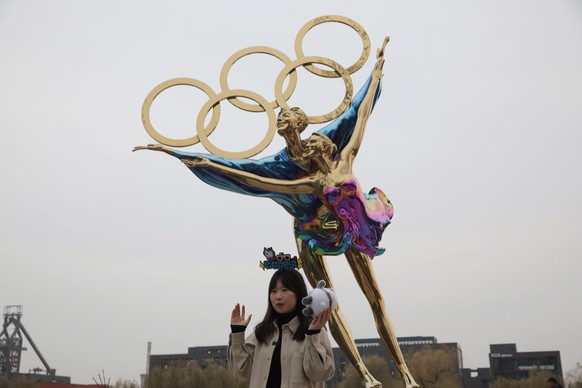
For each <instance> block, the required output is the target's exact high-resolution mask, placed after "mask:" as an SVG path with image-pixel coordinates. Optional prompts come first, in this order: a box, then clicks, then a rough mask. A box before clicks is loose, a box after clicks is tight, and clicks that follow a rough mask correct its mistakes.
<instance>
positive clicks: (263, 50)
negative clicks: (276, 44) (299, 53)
mask: <svg viewBox="0 0 582 388" xmlns="http://www.w3.org/2000/svg"><path fill="white" fill-rule="evenodd" d="M250 54H268V55H272V56H274V57H275V58H278V59H280V60H281V61H282V62H283V63H284V64H286V65H287V64H289V63H290V62H291V59H290V58H289V57H288V56H287V55H285V53H283V52H282V51H279V50H277V49H275V48H272V47H267V46H252V47H247V48H245V49H242V50H239V51H237V52H236V53H234V54H232V55H231V56H230V58H228V59H227V60H226V62H224V65H222V70H221V71H220V87H221V88H222V90H230V88H229V86H228V72H229V71H230V68H231V67H232V65H233V64H234V63H235V62H236V61H238V60H239V59H241V58H242V57H245V56H247V55H250ZM290 76H291V77H290V79H289V85H287V90H285V93H283V95H284V96H285V101H287V100H288V99H289V97H291V94H293V92H294V91H295V87H296V86H297V73H296V72H292V73H291V74H290ZM228 101H229V102H230V103H231V104H233V105H234V106H236V107H237V108H240V109H243V110H246V111H248V112H264V110H261V105H252V104H247V103H245V102H242V101H241V100H239V99H238V98H236V97H234V98H229V99H228ZM277 107H278V105H277V101H276V100H274V101H272V102H270V103H269V108H272V109H275V108H277Z"/></svg>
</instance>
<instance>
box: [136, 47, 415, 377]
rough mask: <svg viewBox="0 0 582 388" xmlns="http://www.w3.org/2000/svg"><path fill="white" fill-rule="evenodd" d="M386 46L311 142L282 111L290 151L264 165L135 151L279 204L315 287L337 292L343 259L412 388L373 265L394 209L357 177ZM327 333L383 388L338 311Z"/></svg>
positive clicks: (299, 119) (298, 120) (299, 114)
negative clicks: (334, 263) (334, 264)
mask: <svg viewBox="0 0 582 388" xmlns="http://www.w3.org/2000/svg"><path fill="white" fill-rule="evenodd" d="M387 43H388V38H386V39H385V40H384V43H383V45H382V47H381V48H380V49H379V50H378V52H377V57H376V59H377V60H376V64H375V66H374V69H373V71H372V74H371V76H370V78H369V79H368V81H367V82H366V83H365V85H364V86H363V87H362V89H361V90H360V92H359V93H358V94H357V95H356V96H355V97H354V98H353V100H352V102H351V104H350V106H349V108H348V109H347V110H346V111H345V112H343V113H342V114H341V115H340V116H339V117H337V118H336V119H335V120H334V121H333V122H332V123H331V124H329V125H327V126H326V127H324V128H322V129H321V130H319V131H318V132H315V133H313V134H312V135H311V136H310V137H309V138H308V139H306V140H302V139H301V137H300V133H301V132H302V131H303V130H304V129H305V128H306V126H307V119H306V115H305V113H304V112H303V111H302V110H301V109H299V108H292V109H282V110H281V112H280V113H279V116H278V120H277V130H278V133H279V134H280V135H282V136H283V137H284V139H285V141H286V143H287V147H286V148H285V149H283V150H281V151H280V152H279V153H277V154H275V155H273V156H270V157H266V158H263V159H259V160H251V159H227V158H223V157H219V156H216V155H206V154H197V153H187V152H181V151H177V150H174V149H171V148H167V147H164V146H162V145H159V144H150V145H147V146H140V147H135V148H134V151H136V150H143V149H148V150H153V151H161V152H165V153H167V154H169V155H172V156H174V157H176V158H178V159H180V160H181V161H182V162H183V163H184V164H185V165H186V166H187V167H188V168H189V169H190V170H191V171H192V172H193V173H194V174H196V175H197V176H198V177H199V178H200V179H201V180H203V181H204V182H206V183H208V184H210V185H212V186H215V187H218V188H221V189H225V190H229V191H233V192H237V193H241V194H247V195H253V196H264V197H269V198H271V199H273V200H275V201H276V202H277V203H279V204H280V205H282V206H283V207H284V208H285V210H286V211H287V212H288V213H289V214H291V215H292V216H293V218H294V233H295V236H296V242H297V247H298V251H299V255H300V257H301V259H302V260H303V269H304V271H305V274H306V277H307V279H308V280H309V282H310V284H311V286H312V287H314V288H315V287H316V286H317V283H318V281H320V280H325V282H326V284H327V285H328V286H329V287H331V288H333V287H334V286H333V281H332V279H331V277H330V273H329V270H328V266H327V263H326V260H325V257H324V255H340V254H342V253H343V254H344V255H345V256H346V258H347V261H348V263H349V265H350V268H351V270H352V272H353V273H354V276H355V278H356V281H357V282H358V285H359V286H360V288H361V289H362V291H363V292H364V294H365V295H366V298H367V299H368V302H369V303H370V306H371V309H372V312H373V314H374V319H375V321H376V326H377V330H378V333H379V335H380V337H381V339H382V341H383V342H384V344H385V345H386V347H387V348H388V350H389V352H390V354H391V355H392V358H393V359H394V362H395V364H396V365H397V367H398V369H399V371H400V373H401V375H402V378H403V380H404V382H405V385H406V387H407V388H409V387H418V385H417V384H416V382H415V381H414V378H413V377H412V375H411V374H410V372H409V370H408V367H407V366H406V363H405V361H404V357H403V355H402V352H401V351H400V348H399V346H398V342H397V339H396V335H395V333H394V330H393V327H392V325H391V323H390V320H389V318H388V315H387V312H386V308H385V304H384V299H383V297H382V294H381V291H380V288H379V286H378V284H377V282H376V279H375V276H374V270H373V267H372V263H371V260H372V258H373V257H374V256H376V255H379V254H382V253H383V252H384V250H383V249H382V248H380V247H379V245H378V244H379V242H380V239H381V237H382V233H383V231H384V229H385V228H386V226H387V225H388V224H389V223H390V219H391V218H392V214H393V209H392V205H391V203H390V201H389V200H388V199H387V197H386V195H385V194H384V193H383V192H382V191H381V190H379V189H377V188H374V189H372V190H371V191H370V192H369V193H367V194H366V193H363V192H362V190H361V188H360V186H359V184H358V182H357V180H356V178H355V177H354V175H353V172H352V167H353V163H354V160H355V157H356V156H357V154H358V151H359V149H360V145H361V143H362V139H363V136H364V132H365V128H366V125H367V121H368V119H369V117H370V114H371V112H372V109H373V106H374V104H375V102H376V99H377V97H378V96H379V93H380V85H381V79H382V69H383V65H384V50H385V47H386V44H387ZM330 330H331V333H332V335H333V337H334V339H335V340H336V342H337V343H338V345H339V346H340V348H341V349H342V351H343V352H344V353H345V354H346V356H347V357H348V359H349V360H350V362H351V363H352V364H353V365H354V366H355V367H356V370H357V371H358V373H359V375H360V376H361V378H362V381H363V382H364V384H365V386H366V387H381V386H382V385H381V383H380V382H378V381H377V380H376V379H375V378H374V377H373V376H372V375H371V374H370V373H369V372H368V370H367V369H366V367H365V365H364V363H363V362H362V359H361V356H360V355H359V353H358V350H357V348H356V345H355V342H354V340H353V337H352V334H351V332H350V330H349V328H348V325H347V323H346V321H345V318H344V317H343V315H342V313H341V310H340V309H339V307H338V308H337V309H335V310H334V311H333V312H332V316H331V319H330Z"/></svg>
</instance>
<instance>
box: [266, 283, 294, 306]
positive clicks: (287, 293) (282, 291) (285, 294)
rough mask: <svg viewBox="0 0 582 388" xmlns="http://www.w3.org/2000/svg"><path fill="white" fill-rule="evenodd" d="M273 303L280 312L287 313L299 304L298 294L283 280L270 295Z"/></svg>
mask: <svg viewBox="0 0 582 388" xmlns="http://www.w3.org/2000/svg"><path fill="white" fill-rule="evenodd" d="M269 298H270V300H271V305H272V306H273V308H274V309H275V311H276V312H277V313H278V314H287V313H290V312H292V311H294V310H295V306H296V305H297V296H296V295H295V293H294V292H293V291H291V290H290V289H289V288H287V287H285V286H284V285H283V283H281V280H280V279H279V280H277V284H275V287H274V288H273V289H272V290H271V293H270V295H269Z"/></svg>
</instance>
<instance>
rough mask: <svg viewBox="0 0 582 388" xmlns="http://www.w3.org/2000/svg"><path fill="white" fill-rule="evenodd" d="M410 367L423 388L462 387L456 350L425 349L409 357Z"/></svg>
mask: <svg viewBox="0 0 582 388" xmlns="http://www.w3.org/2000/svg"><path fill="white" fill-rule="evenodd" d="M407 360H408V366H409V368H410V371H411V373H412V375H413V376H414V378H415V379H416V382H417V383H418V384H419V385H420V386H421V387H422V388H455V387H461V381H460V377H459V367H458V364H457V363H458V360H457V353H456V350H455V349H454V348H450V349H433V348H431V347H430V346H426V347H423V348H422V349H421V350H419V351H416V352H414V353H412V354H410V356H408V357H407Z"/></svg>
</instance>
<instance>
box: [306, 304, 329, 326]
mask: <svg viewBox="0 0 582 388" xmlns="http://www.w3.org/2000/svg"><path fill="white" fill-rule="evenodd" d="M330 316H331V309H330V308H329V307H328V308H326V309H325V310H324V311H323V312H322V313H321V314H319V316H318V317H317V318H315V319H314V320H313V321H311V323H310V324H309V327H308V328H307V330H320V329H321V328H323V327H324V326H325V325H326V324H327V321H329V317H330Z"/></svg>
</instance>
